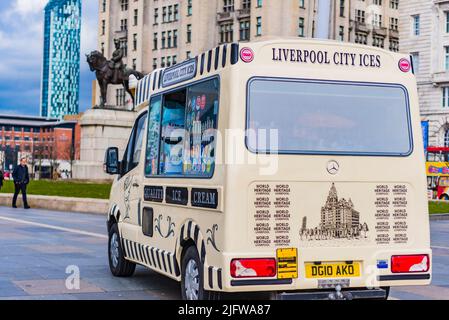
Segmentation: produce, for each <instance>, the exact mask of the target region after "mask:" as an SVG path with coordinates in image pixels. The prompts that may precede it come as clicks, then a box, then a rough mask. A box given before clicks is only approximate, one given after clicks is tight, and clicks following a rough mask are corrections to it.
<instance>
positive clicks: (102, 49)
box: [100, 42, 104, 55]
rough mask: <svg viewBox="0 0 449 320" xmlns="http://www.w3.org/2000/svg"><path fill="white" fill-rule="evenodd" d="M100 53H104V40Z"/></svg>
mask: <svg viewBox="0 0 449 320" xmlns="http://www.w3.org/2000/svg"><path fill="white" fill-rule="evenodd" d="M100 48H101V54H102V55H104V42H102V43H101V47H100Z"/></svg>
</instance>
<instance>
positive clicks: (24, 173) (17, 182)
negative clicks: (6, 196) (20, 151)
mask: <svg viewBox="0 0 449 320" xmlns="http://www.w3.org/2000/svg"><path fill="white" fill-rule="evenodd" d="M12 178H13V179H14V187H15V190H14V197H13V199H12V207H13V208H17V205H16V202H17V196H18V195H19V193H20V192H22V199H23V207H24V208H25V209H30V206H29V205H28V201H27V185H28V183H29V182H30V175H29V174H28V166H27V159H26V158H21V159H20V165H18V166H17V167H15V168H14V171H13V173H12Z"/></svg>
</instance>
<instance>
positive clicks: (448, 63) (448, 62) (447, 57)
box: [444, 46, 449, 71]
mask: <svg viewBox="0 0 449 320" xmlns="http://www.w3.org/2000/svg"><path fill="white" fill-rule="evenodd" d="M444 70H446V71H449V46H445V47H444Z"/></svg>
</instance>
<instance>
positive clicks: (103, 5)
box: [101, 0, 106, 12]
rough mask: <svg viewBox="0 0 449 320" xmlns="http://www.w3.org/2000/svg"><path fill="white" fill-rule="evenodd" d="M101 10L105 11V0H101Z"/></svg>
mask: <svg viewBox="0 0 449 320" xmlns="http://www.w3.org/2000/svg"><path fill="white" fill-rule="evenodd" d="M101 10H102V12H106V0H103V3H102V9H101Z"/></svg>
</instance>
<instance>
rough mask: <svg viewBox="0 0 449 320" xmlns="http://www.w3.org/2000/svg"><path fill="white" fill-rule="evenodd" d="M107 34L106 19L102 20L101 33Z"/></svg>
mask: <svg viewBox="0 0 449 320" xmlns="http://www.w3.org/2000/svg"><path fill="white" fill-rule="evenodd" d="M105 34H106V21H105V20H101V35H102V36H104V35H105Z"/></svg>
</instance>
